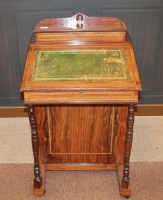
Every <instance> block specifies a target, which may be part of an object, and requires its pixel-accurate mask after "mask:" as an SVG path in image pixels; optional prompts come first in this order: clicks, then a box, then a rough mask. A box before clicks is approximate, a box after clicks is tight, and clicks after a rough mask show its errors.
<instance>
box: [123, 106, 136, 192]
mask: <svg viewBox="0 0 163 200" xmlns="http://www.w3.org/2000/svg"><path fill="white" fill-rule="evenodd" d="M134 106H135V105H134V104H130V105H129V106H128V119H127V133H126V144H125V163H124V169H123V178H122V186H121V187H122V188H124V189H128V188H129V183H130V178H129V172H130V165H129V162H130V153H131V146H132V139H133V125H134Z"/></svg>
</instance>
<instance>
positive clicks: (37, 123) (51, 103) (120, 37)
mask: <svg viewBox="0 0 163 200" xmlns="http://www.w3.org/2000/svg"><path fill="white" fill-rule="evenodd" d="M140 90H141V84H140V80H139V75H138V69H137V64H136V61H135V56H134V51H133V46H132V43H131V41H130V38H129V35H128V33H127V28H126V25H125V24H124V22H122V21H121V20H119V19H118V18H109V17H88V16H85V15H83V14H81V13H78V14H76V15H74V16H73V17H71V18H56V19H45V20H41V21H40V22H39V23H38V24H37V25H36V27H35V30H34V33H33V36H32V39H31V42H30V44H29V48H28V53H27V59H26V64H25V70H24V75H23V81H22V86H21V91H22V92H23V93H24V101H25V104H26V105H28V108H29V120H30V124H31V132H32V147H33V154H34V190H33V193H34V194H35V195H43V194H44V187H45V172H46V170H116V171H117V175H118V180H119V188H120V194H121V195H122V196H125V197H129V196H130V192H131V189H130V179H129V158H130V151H131V144H132V135H133V124H134V106H135V104H137V103H138V93H139V91H140Z"/></svg>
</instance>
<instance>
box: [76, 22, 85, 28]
mask: <svg viewBox="0 0 163 200" xmlns="http://www.w3.org/2000/svg"><path fill="white" fill-rule="evenodd" d="M83 26H84V25H83V24H82V23H77V24H76V27H77V28H78V29H82V28H83Z"/></svg>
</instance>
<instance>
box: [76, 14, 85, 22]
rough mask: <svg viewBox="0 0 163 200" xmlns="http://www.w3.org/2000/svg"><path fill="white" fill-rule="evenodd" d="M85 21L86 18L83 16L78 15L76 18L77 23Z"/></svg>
mask: <svg viewBox="0 0 163 200" xmlns="http://www.w3.org/2000/svg"><path fill="white" fill-rule="evenodd" d="M83 19H84V17H83V15H82V14H78V15H77V16H76V21H83Z"/></svg>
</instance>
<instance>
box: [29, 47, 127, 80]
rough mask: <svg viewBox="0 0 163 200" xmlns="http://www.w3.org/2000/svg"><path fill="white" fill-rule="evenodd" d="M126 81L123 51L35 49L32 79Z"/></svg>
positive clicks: (125, 64) (125, 63)
mask: <svg viewBox="0 0 163 200" xmlns="http://www.w3.org/2000/svg"><path fill="white" fill-rule="evenodd" d="M78 80H81V81H101V80H102V81H108V80H110V81H126V80H129V73H128V67H127V62H126V54H125V50H123V49H120V50H117V49H104V50H91V49H87V50H85V49H82V50H63V51H59V50H57V51H56V50H54V51H47V50H37V52H36V57H35V63H34V70H33V75H32V81H47V82H48V81H78Z"/></svg>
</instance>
